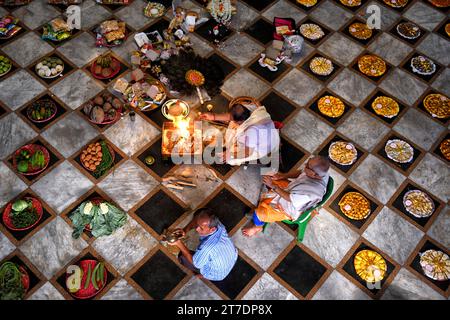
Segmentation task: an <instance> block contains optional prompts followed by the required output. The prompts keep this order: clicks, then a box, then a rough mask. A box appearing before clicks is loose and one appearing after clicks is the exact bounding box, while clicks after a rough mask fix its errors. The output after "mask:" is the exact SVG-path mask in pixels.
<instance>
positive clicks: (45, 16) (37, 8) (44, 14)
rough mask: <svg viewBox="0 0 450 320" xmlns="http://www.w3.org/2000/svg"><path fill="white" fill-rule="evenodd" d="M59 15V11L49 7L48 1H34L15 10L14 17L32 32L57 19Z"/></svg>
mask: <svg viewBox="0 0 450 320" xmlns="http://www.w3.org/2000/svg"><path fill="white" fill-rule="evenodd" d="M59 14H60V13H59V11H58V10H57V9H56V8H54V7H53V6H49V5H47V3H46V1H33V2H31V3H30V4H28V5H26V6H20V7H19V8H18V9H17V10H14V16H15V17H17V18H19V19H20V20H21V21H22V22H23V23H24V24H25V25H26V26H27V27H28V28H30V29H32V30H33V29H36V28H37V27H39V26H40V25H42V24H44V23H46V22H49V21H50V20H51V19H53V18H56V17H57V16H58V15H59Z"/></svg>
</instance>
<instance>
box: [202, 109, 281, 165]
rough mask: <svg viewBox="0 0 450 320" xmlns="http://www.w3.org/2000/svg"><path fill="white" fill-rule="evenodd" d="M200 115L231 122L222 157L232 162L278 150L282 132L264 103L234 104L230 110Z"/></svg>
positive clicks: (226, 134) (246, 159)
mask: <svg viewBox="0 0 450 320" xmlns="http://www.w3.org/2000/svg"><path fill="white" fill-rule="evenodd" d="M200 119H203V120H209V121H222V122H229V125H228V128H227V130H226V132H225V152H224V154H223V159H224V161H225V162H226V163H228V164H230V165H241V164H243V163H247V162H255V163H256V161H257V160H260V159H263V158H265V157H268V156H270V155H271V154H272V153H276V154H278V148H279V145H280V136H279V132H278V130H277V129H276V128H275V125H274V123H273V121H272V119H271V117H270V114H269V113H268V112H267V111H266V108H265V107H264V106H256V105H255V104H253V103H247V104H235V105H233V106H232V107H231V109H230V112H229V113H222V114H214V113H204V114H202V115H200Z"/></svg>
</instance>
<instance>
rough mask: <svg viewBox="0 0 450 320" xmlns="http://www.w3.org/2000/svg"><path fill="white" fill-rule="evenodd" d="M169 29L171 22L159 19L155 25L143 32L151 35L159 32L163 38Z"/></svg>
mask: <svg viewBox="0 0 450 320" xmlns="http://www.w3.org/2000/svg"><path fill="white" fill-rule="evenodd" d="M168 27H169V22H168V21H167V20H165V19H163V18H161V19H159V20H158V21H156V22H155V23H153V24H152V25H151V26H149V27H147V28H146V29H145V30H144V31H143V32H145V33H150V32H153V31H158V32H159V35H160V36H161V37H162V36H163V31H164V30H166V29H167V28H168Z"/></svg>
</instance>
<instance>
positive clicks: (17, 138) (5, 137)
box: [0, 113, 37, 159]
mask: <svg viewBox="0 0 450 320" xmlns="http://www.w3.org/2000/svg"><path fill="white" fill-rule="evenodd" d="M36 136H37V133H36V132H35V131H34V130H33V129H31V127H30V126H29V125H28V124H26V123H25V121H23V120H22V119H21V118H19V117H18V116H17V115H16V114H15V113H10V114H8V115H6V116H5V117H3V118H1V119H0V137H2V143H1V144H0V159H6V158H7V157H8V156H10V155H11V154H12V153H13V152H14V151H16V150H17V149H19V148H20V147H21V146H23V145H24V144H26V143H27V142H28V141H30V140H31V139H33V138H34V137H36Z"/></svg>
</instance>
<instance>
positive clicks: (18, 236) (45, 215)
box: [0, 193, 51, 241]
mask: <svg viewBox="0 0 450 320" xmlns="http://www.w3.org/2000/svg"><path fill="white" fill-rule="evenodd" d="M26 197H32V198H36V199H38V200H39V201H41V199H39V198H38V197H37V196H36V195H34V194H32V193H25V194H23V195H21V196H20V197H17V198H15V199H14V200H11V201H10V202H11V203H14V202H15V201H16V200H18V199H23V198H26ZM41 203H42V201H41ZM5 208H6V206H5ZM5 208H4V209H3V210H2V211H1V212H2V213H3V212H4V210H5ZM42 209H43V213H42V217H41V219H40V220H39V222H38V223H37V224H36V225H35V226H34V227H33V228H31V229H28V230H22V231H18V230H11V229H8V227H7V226H6V225H5V223H4V222H3V219H1V221H0V223H1V224H2V225H3V226H4V227H5V229H7V230H8V232H9V233H10V234H11V235H12V236H13V237H14V239H16V240H17V241H21V240H22V239H23V238H25V237H26V236H27V235H29V234H30V233H31V232H32V231H33V230H36V229H39V228H40V227H41V226H42V225H44V224H45V223H46V221H47V220H48V219H49V218H51V214H50V213H49V212H48V211H47V209H46V208H45V207H44V206H43V208H42Z"/></svg>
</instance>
